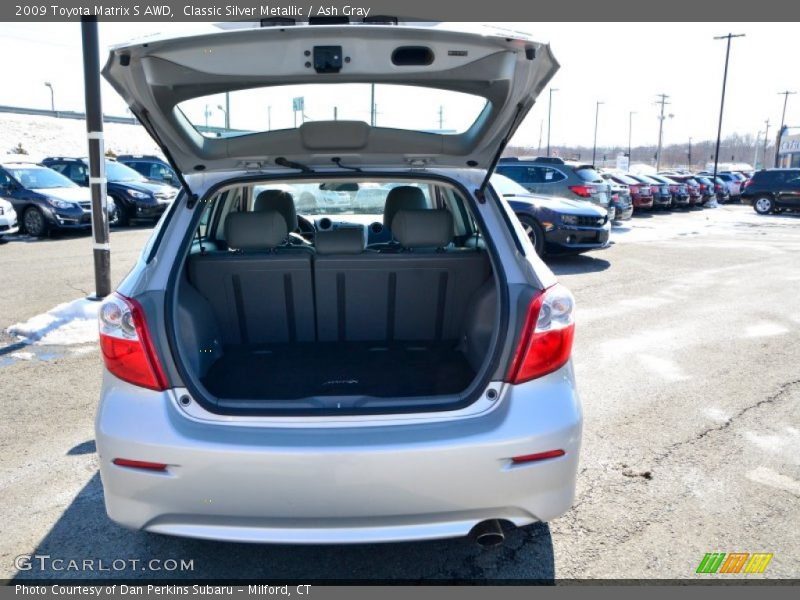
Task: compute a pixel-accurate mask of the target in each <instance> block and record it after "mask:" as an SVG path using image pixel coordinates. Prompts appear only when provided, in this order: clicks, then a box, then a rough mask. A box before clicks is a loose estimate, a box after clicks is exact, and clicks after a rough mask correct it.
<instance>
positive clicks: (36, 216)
mask: <svg viewBox="0 0 800 600" xmlns="http://www.w3.org/2000/svg"><path fill="white" fill-rule="evenodd" d="M22 224H23V225H24V226H25V231H26V233H27V234H28V235H31V236H33V237H44V236H45V235H47V223H46V222H45V220H44V215H43V214H42V211H41V210H39V209H38V208H36V207H35V206H31V207H29V208H27V209H26V210H25V214H23V215H22Z"/></svg>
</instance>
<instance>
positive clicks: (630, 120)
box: [628, 110, 636, 171]
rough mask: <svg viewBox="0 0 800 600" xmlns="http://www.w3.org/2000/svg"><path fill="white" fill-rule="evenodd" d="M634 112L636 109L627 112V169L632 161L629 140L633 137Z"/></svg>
mask: <svg viewBox="0 0 800 600" xmlns="http://www.w3.org/2000/svg"><path fill="white" fill-rule="evenodd" d="M635 114H636V111H633V110H632V111H630V112H629V113H628V170H629V171H630V168H631V163H632V162H633V157H632V156H631V140H632V139H633V115H635Z"/></svg>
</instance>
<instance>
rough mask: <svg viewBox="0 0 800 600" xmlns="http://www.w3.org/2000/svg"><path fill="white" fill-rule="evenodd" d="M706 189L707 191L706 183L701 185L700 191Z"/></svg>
mask: <svg viewBox="0 0 800 600" xmlns="http://www.w3.org/2000/svg"><path fill="white" fill-rule="evenodd" d="M704 189H706V184H705V183H701V184H700V191H701V192H702V191H703V190H704Z"/></svg>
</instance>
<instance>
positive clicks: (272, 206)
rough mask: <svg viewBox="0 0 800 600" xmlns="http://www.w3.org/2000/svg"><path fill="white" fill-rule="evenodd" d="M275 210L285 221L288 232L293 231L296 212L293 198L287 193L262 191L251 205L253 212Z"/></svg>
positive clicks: (295, 222)
mask: <svg viewBox="0 0 800 600" xmlns="http://www.w3.org/2000/svg"><path fill="white" fill-rule="evenodd" d="M265 210H276V211H278V212H279V213H280V214H282V215H283V218H284V219H286V227H287V228H288V229H289V231H295V230H296V229H297V227H298V225H297V211H296V209H295V207H294V198H292V195H291V194H290V193H289V192H284V191H283V190H264V191H263V192H261V193H259V194H258V196H256V200H255V202H254V203H253V211H254V212H262V211H265Z"/></svg>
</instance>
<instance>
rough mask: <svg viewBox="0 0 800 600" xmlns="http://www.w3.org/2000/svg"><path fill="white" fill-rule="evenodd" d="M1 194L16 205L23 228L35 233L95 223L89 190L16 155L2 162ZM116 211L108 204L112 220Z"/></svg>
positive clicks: (36, 234)
mask: <svg viewBox="0 0 800 600" xmlns="http://www.w3.org/2000/svg"><path fill="white" fill-rule="evenodd" d="M0 195H2V196H3V198H5V199H6V200H8V201H9V202H10V203H11V204H12V205H13V207H14V211H15V212H16V214H17V215H18V220H19V222H20V224H21V226H22V229H23V230H24V231H25V232H26V233H27V234H28V235H31V236H33V237H44V236H46V235H47V234H48V233H50V232H51V231H58V230H70V229H72V230H75V229H84V230H87V229H89V228H90V227H91V226H92V211H91V207H92V199H91V196H90V194H89V190H87V189H85V188H81V187H79V186H77V185H76V184H75V183H73V182H72V181H70V180H69V179H67V178H66V177H64V176H63V175H61V174H60V173H57V172H56V171H53V170H52V169H48V168H47V167H43V166H42V165H39V164H36V163H33V162H24V161H22V160H19V159H16V158H15V159H12V160H8V161H5V162H2V163H0ZM115 213H116V210H115V209H114V208H113V206H111V207H109V214H108V217H109V220H112V219H113V218H114V215H115Z"/></svg>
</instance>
